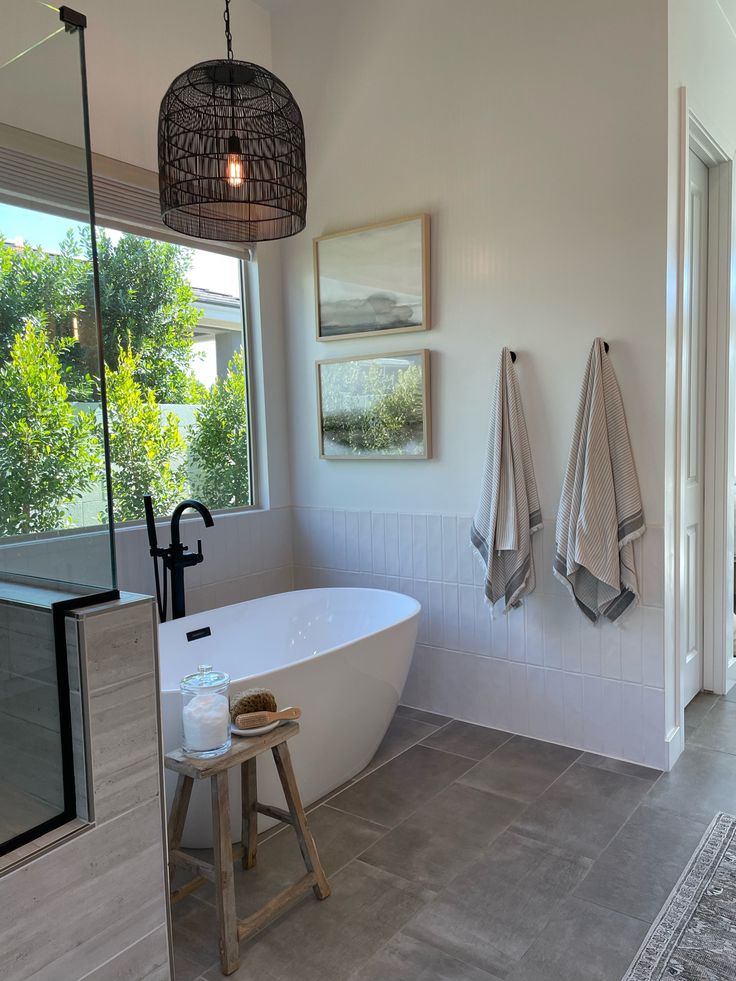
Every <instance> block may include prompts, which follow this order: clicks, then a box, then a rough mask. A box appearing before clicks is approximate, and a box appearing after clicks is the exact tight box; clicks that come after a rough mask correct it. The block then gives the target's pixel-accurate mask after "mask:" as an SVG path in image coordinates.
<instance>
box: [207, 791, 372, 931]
mask: <svg viewBox="0 0 736 981" xmlns="http://www.w3.org/2000/svg"><path fill="white" fill-rule="evenodd" d="M309 827H310V828H311V831H312V835H313V837H314V840H315V842H316V843H317V851H318V852H319V855H320V858H321V860H322V865H323V867H324V870H325V872H326V874H327V876H328V878H329V877H330V876H332V875H334V874H335V872H337V871H338V870H339V869H341V868H342V867H343V866H344V865H346V864H347V863H348V862H349V861H350V860H351V859H353V858H355V857H356V856H358V855H360V853H361V852H363V851H365V849H366V848H369V847H370V846H371V845H372V844H373V843H374V842H376V841H377V840H378V839H379V838H380V837H381V836H382V835H383V834H385V833H386V829H385V828H381V827H379V826H378V825H375V824H371V823H370V822H369V821H365V820H364V819H363V818H359V817H357V816H356V815H354V814H346V813H344V812H342V811H336V810H334V809H333V808H331V807H330V806H329V804H324V805H323V806H322V807H319V808H317V810H315V811H311V812H310V814H309ZM203 857H204V856H203ZM207 860H208V861H211V859H210V858H207ZM235 870H236V871H235V901H236V905H237V910H238V915H239V916H241V917H243V916H248V915H250V914H251V913H253V912H255V911H256V910H257V909H258V907H259V906H262V905H263V903H265V902H266V901H267V900H268V899H270V898H271V897H272V896H274V895H275V894H276V893H277V892H279V891H280V890H281V889H284V888H285V887H286V886H288V885H289V884H290V883H292V882H295V881H296V880H297V879H300V878H301V877H302V876H303V875H304V873H305V868H304V862H303V860H302V856H301V852H300V850H299V845H298V843H297V840H296V835H295V834H294V832H293V831H292V830H291V828H284V829H283V830H282V831H280V832H279V833H278V834H276V835H274V836H273V837H272V838H269V839H268V840H266V841H265V842H264V843H263V844H262V845H260V844H259V848H258V861H257V863H256V865H255V867H254V868H252V869H249V870H248V871H247V872H246V871H244V870H243V869H242V868H241V866H240V864H239V863H238V864H236V866H235ZM197 898H199V899H200V900H202V901H204V902H207V903H209V904H210V905H214V903H215V893H214V887H213V886H212V885H211V884H210V883H207V884H206V885H204V886H202V888H201V889H198V890H197Z"/></svg>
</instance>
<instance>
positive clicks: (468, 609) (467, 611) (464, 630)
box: [457, 585, 475, 653]
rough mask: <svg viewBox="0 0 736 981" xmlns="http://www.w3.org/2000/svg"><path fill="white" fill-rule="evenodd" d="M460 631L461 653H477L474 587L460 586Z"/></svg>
mask: <svg viewBox="0 0 736 981" xmlns="http://www.w3.org/2000/svg"><path fill="white" fill-rule="evenodd" d="M457 593H458V630H459V647H460V650H461V651H467V652H468V653H472V652H473V651H475V592H474V590H473V587H472V586H466V585H459V586H458V588H457Z"/></svg>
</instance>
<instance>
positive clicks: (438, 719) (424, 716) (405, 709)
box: [396, 705, 452, 727]
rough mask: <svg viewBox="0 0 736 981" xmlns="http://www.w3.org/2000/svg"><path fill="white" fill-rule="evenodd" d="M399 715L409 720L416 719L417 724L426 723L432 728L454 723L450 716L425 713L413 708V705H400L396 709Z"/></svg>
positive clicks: (422, 710)
mask: <svg viewBox="0 0 736 981" xmlns="http://www.w3.org/2000/svg"><path fill="white" fill-rule="evenodd" d="M396 714H397V715H403V716H404V717H405V718H407V719H416V720H417V722H426V723H428V724H429V725H431V726H438V727H439V726H446V725H447V723H448V722H452V719H451V718H450V717H449V715H437V713H436V712H425V711H424V709H416V708H412V707H411V705H399V707H398V708H397V709H396Z"/></svg>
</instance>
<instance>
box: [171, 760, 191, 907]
mask: <svg viewBox="0 0 736 981" xmlns="http://www.w3.org/2000/svg"><path fill="white" fill-rule="evenodd" d="M193 786H194V780H193V779H192V778H191V777H187V776H185V775H184V774H183V773H180V774H179V779H178V780H177V781H176V793H175V794H174V802H173V804H172V805H171V815H170V816H169V825H168V839H169V855H171V853H172V852H175V851H176V850H177V849H178V848H179V846H180V845H181V837H182V835H183V834H184V823H185V821H186V819H187V810H188V809H189V800H190V798H191V796H192V787H193ZM174 869H175V866H174V863H173V862H171V861H169V888H171V882H172V880H173V878H174Z"/></svg>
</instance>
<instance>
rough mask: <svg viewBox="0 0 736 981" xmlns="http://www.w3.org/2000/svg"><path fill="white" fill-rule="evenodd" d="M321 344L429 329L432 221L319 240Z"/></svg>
mask: <svg viewBox="0 0 736 981" xmlns="http://www.w3.org/2000/svg"><path fill="white" fill-rule="evenodd" d="M314 267H315V285H316V291H317V296H316V301H317V303H316V316H317V336H318V338H319V339H320V340H323V341H327V340H337V339H339V338H344V337H361V336H364V335H366V334H378V333H380V334H384V333H387V334H390V333H398V332H399V331H414V330H428V329H429V215H417V216H415V217H413V218H403V219H400V220H398V221H392V222H385V223H383V224H380V225H371V226H368V227H366V228H358V229H354V230H352V231H349V232H338V233H337V234H334V235H326V236H323V237H322V238H317V239H315V240H314Z"/></svg>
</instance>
